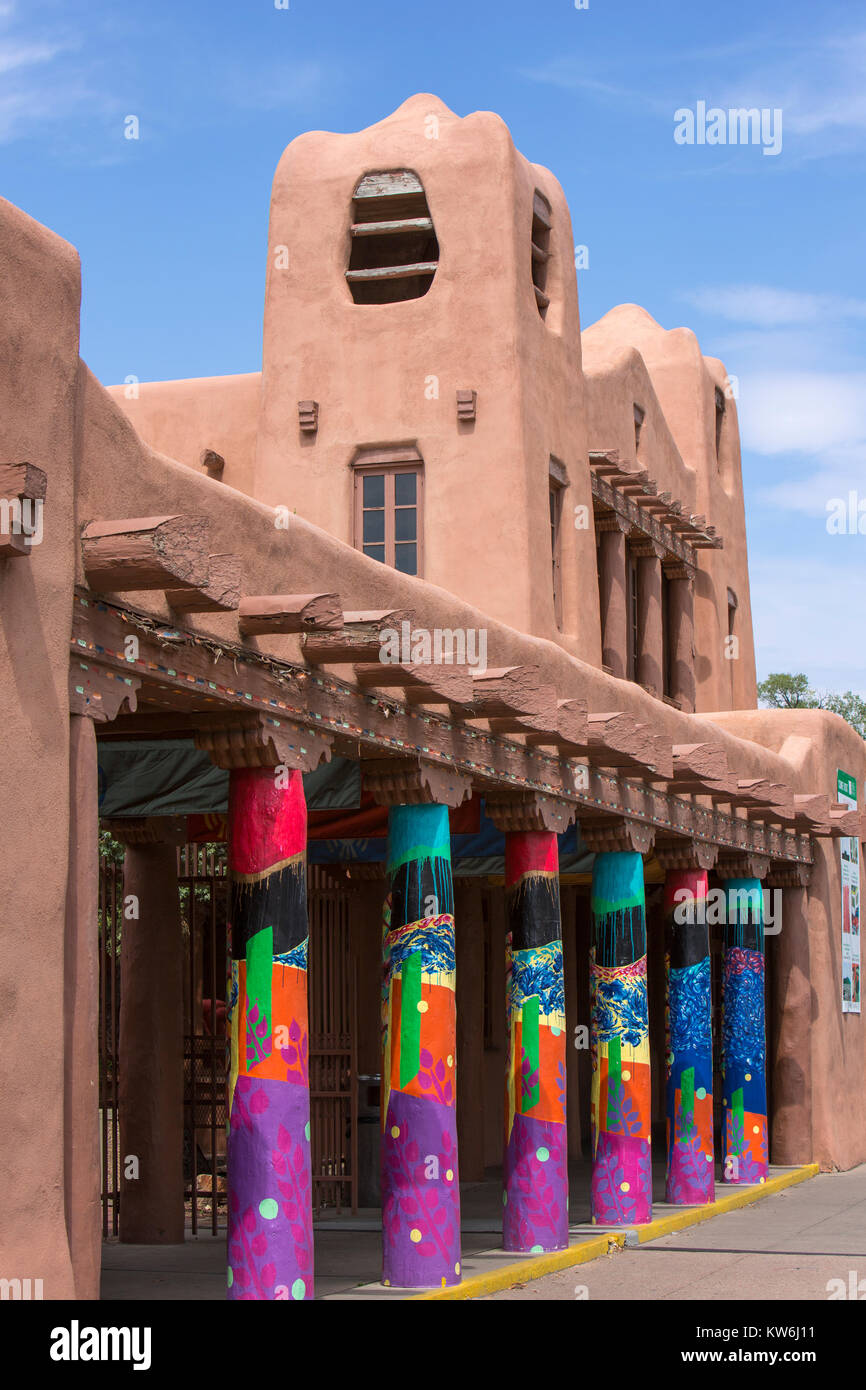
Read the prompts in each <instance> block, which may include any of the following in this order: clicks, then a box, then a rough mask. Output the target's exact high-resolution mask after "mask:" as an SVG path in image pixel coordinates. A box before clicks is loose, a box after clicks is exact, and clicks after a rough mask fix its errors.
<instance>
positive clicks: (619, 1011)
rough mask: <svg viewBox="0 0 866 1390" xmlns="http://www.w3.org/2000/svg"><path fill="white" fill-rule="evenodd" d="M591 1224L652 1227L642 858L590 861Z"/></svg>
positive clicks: (623, 854) (628, 854)
mask: <svg viewBox="0 0 866 1390" xmlns="http://www.w3.org/2000/svg"><path fill="white" fill-rule="evenodd" d="M590 1004H591V1022H590V1039H591V1048H592V1103H591V1113H592V1219H593V1221H594V1222H597V1223H598V1224H603V1225H606V1226H608V1225H610V1226H621V1225H630V1226H633V1225H636V1224H640V1223H644V1222H647V1221H651V1220H652V1166H651V1155H650V1052H649V1011H648V1005H647V981H646V917H645V909H644V878H643V858H642V856H641V855H640V854H638V853H637V852H636V851H632V850H624V851H620V852H616V853H607V854H597V855H596V857H595V861H594V863H593V867H592V955H591V964H590Z"/></svg>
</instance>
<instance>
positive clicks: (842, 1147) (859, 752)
mask: <svg viewBox="0 0 866 1390" xmlns="http://www.w3.org/2000/svg"><path fill="white" fill-rule="evenodd" d="M715 717H716V718H717V719H718V722H719V725H720V726H721V727H722V728H727V729H731V730H732V729H734V728H736V729H737V730H738V731H742V733H743V734H744V735H745V736H746V737H749V738H753V739H756V740H758V739H760V741H761V742H762V743H764V744H766V746H767V747H768V748H770V749H772V750H773V751H774V752H778V753H780V754H781V755H782V756H783V757H785V758H786V760H787V761H788V762H789V763H790V765H791V766H792V767H794V768H795V769H797V774H798V775H797V784H798V786H806V785H808V786H809V787H810V788H811V789H812V790H813V791H816V792H818V791H821V792H828V793H829V794H830V798H831V800H835V799H836V774H837V771H842V772H847V773H850V774H851V776H853V777H856V779H857V790H858V797H859V800H860V805H861V806H862V805H863V793H864V790H866V742H864V740H863V739H862V738H860V736H859V735H858V734H857V733H855V731H854V730H853V729H852V728H851V726H850V725H849V724H846V723H845V721H844V719H840V718H839V716H838V715H836V714H830V713H829V712H828V711H826V710H752V711H745V712H741V713H739V714H728V715H718V716H715ZM813 843H814V847H815V862H814V865H813V869H812V879H811V883H810V885H809V888H808V890H807V893H806V907H807V917H808V957H807V960H808V985H809V989H808V995H807V997H806V998H805V999H804V1003H803V1007H804V1009H806V1008H807V1009H808V1027H807V1028H805V1029H803V1028H800V1027H798V1026H796V1023H792V1026H791V1054H792V1059H793V1061H794V1063H795V1064H796V1066H797V1068H798V1069H799V1071H800V1073H801V1074H802V1075H803V1076H805V1077H808V1078H809V1079H810V1082H811V1085H810V1094H809V1092H808V1091H805V1090H804V1093H803V1097H802V1100H801V1101H800V1103H799V1104H798V1105H797V1104H795V1105H793V1106H792V1107H791V1114H790V1116H789V1118H788V1122H787V1130H788V1133H789V1134H790V1135H792V1136H794V1137H796V1136H797V1135H802V1134H803V1133H804V1132H806V1133H810V1135H811V1155H810V1156H811V1158H812V1159H813V1160H815V1161H817V1162H819V1163H821V1165H822V1167H825V1168H833V1167H836V1168H852V1167H854V1165H855V1164H857V1163H864V1162H866V1113H864V1107H863V1081H864V1075H866V1017H864V1015H863V1014H843V1013H842V1005H841V999H842V969H841V953H842V925H841V924H842V888H841V873H840V857H839V842H838V840H830V839H821V840H815V841H814V842H813ZM861 887H866V874H864V870H863V846H862V845H861ZM784 908H785V902H784V899H783V904H782V911H783V916H782V936H784V933H785V930H786V921H785V915H784ZM861 915H862V914H861ZM789 928H792V929H795V930H801V924H800V923H799V922H797V921H796V919H795V920H794V922H793V923H792V924H789ZM776 944H777V943H776V942H775V941H774V940H773V938H772V937H770V938H768V942H767V950H768V953H771V952H773V950H774V949H775V948H776ZM780 944H782V943H781V941H780ZM790 954H794V953H793V952H791V953H790ZM810 1099H811V1107H810ZM774 1158H775V1161H776V1162H793V1161H795V1159H794V1157H793V1156H786V1155H785V1154H776V1155H774Z"/></svg>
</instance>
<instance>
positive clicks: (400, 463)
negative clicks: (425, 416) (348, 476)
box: [352, 449, 424, 579]
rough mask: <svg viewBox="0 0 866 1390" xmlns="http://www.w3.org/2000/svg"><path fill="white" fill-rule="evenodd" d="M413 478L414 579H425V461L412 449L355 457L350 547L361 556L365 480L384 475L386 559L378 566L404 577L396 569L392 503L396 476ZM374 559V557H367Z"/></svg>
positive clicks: (368, 451)
mask: <svg viewBox="0 0 866 1390" xmlns="http://www.w3.org/2000/svg"><path fill="white" fill-rule="evenodd" d="M407 473H414V474H415V547H416V552H415V554H416V567H415V577H416V578H419V579H423V577H424V460H423V459H422V458H421V455H420V454H419V453H418V452H417V450H415V449H394V450H383V451H381V452H378V451H377V452H375V453H374V451H372V450H366V451H364V452H363V453H362V454H360V455H359V456H358V458H357V459H355V460H354V462H353V463H352V490H353V497H352V516H353V523H352V544H353V546H354V547H355V549H356V550H359V551H360V552H361V554H362V555H363V554H364V478H365V477H370V476H373V477H376V476H379V475H383V476H384V478H385V507H384V511H385V541H384V545H385V559H384V561H381V560H377V561H376V563H377V564H385V565H388V566H389V568H390V569H393V570H396V571H397V573H398V574H406V573H407V571H406V570H397V566H396V563H395V561H396V550H395V545H396V540H395V534H394V532H395V526H394V518H395V512H396V510H397V509H396V504H395V501H394V479H395V478H396V477H397V476H398V474H403V475H405V474H407ZM368 558H369V559H373V556H369V557H368Z"/></svg>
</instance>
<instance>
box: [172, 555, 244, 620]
mask: <svg viewBox="0 0 866 1390" xmlns="http://www.w3.org/2000/svg"><path fill="white" fill-rule="evenodd" d="M241 569H242V565H241V557H240V556H239V555H209V556H208V579H207V584H205V585H204V587H203V588H201V589H166V591H165V601H166V603H167V604H168V606H169V608H173V609H174V611H175V612H176V613H227V612H231V611H232V610H233V609H235V608H237V606H238V604H239V603H240V599H241Z"/></svg>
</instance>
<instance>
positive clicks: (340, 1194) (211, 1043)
mask: <svg viewBox="0 0 866 1390" xmlns="http://www.w3.org/2000/svg"><path fill="white" fill-rule="evenodd" d="M122 855H123V851H122V847H121V846H120V845H118V844H117V843H116V842H115V841H110V839H109V837H107V836H105V835H103V836H102V837H101V856H100V877H99V923H98V925H99V966H100V974H99V978H100V989H99V1000H100V1010H99V1077H100V1139H101V1158H102V1233H103V1236H104V1237H107V1236H110V1235H114V1236H116V1235H117V1234H118V1209H119V1199H120V1162H121V1160H120V1156H119V1153H118V1143H119V1136H118V1121H117V1093H118V1072H119V1066H120V1055H119V1047H118V1031H119V1030H118V1020H119V1013H120V952H121V949H122V936H123V930H122V925H123V863H122ZM307 889H308V912H309V922H310V959H309V1009H310V1121H311V1123H310V1139H311V1166H312V1180H313V1205H314V1207H315V1209H316V1210H320V1209H322V1208H323V1207H336V1209H337V1210H338V1211H340V1210H341V1209H342V1208H343V1207H344V1206H347V1205H348V1206H350V1207H351V1209H352V1210H353V1211H355V1210H356V1209H357V1182H358V1161H357V1153H358V1095H357V1082H356V1076H357V1065H356V1046H357V981H356V970H355V964H354V960H353V958H352V955H351V949H350V945H351V944H350V937H349V931H350V926H349V923H350V902H351V888H350V886H349V885H348V884H346V883H345V881H339V880H335V879H333V878H332V877H331V876H330V875H329V874H328V872H327V870H326V869H322V868H318V867H315V866H311V867H310V869H309V871H308V880H307ZM178 891H179V894H180V907H181V923H182V933H183V957H184V965H183V980H184V1052H183V1074H184V1202H185V1206H186V1214H187V1226H188V1228H189V1230H190V1232H191V1233H192V1234H195V1233H196V1232H198V1231H199V1230H200V1229H209V1230H211V1231H212V1232H214V1233H216V1232H217V1231H219V1230H222V1229H224V1228H225V1224H226V1200H227V1195H226V1158H225V1155H226V1141H225V1130H226V1038H225V1002H224V1001H225V984H226V915H227V908H228V878H227V874H226V858H225V846H224V845H220V844H209V845H200V844H199V845H197V844H188V845H184V846H183V847H182V848H181V849H179V850H178Z"/></svg>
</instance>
